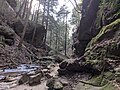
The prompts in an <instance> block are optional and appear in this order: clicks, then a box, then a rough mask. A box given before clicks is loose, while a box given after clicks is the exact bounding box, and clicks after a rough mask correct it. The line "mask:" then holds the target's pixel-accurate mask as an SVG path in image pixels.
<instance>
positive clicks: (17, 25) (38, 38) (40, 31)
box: [11, 19, 46, 47]
mask: <svg viewBox="0 0 120 90" xmlns="http://www.w3.org/2000/svg"><path fill="white" fill-rule="evenodd" d="M11 26H12V27H13V28H14V30H15V32H16V33H17V34H18V35H19V36H21V35H22V32H23V28H24V21H23V22H21V20H19V19H18V20H16V22H14V24H12V25H11ZM34 30H35V25H34V24H33V23H31V22H28V27H27V30H26V33H25V37H24V40H25V41H27V42H28V43H31V41H32V37H33V33H34ZM45 35H46V29H45V27H44V26H42V25H40V24H37V25H36V32H35V36H34V40H33V42H32V44H33V46H35V47H40V46H41V45H42V44H43V41H44V37H45Z"/></svg>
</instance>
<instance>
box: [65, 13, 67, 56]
mask: <svg viewBox="0 0 120 90" xmlns="http://www.w3.org/2000/svg"><path fill="white" fill-rule="evenodd" d="M66 55H67V14H66V30H65V56H66Z"/></svg>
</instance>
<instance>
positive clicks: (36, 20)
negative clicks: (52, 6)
mask: <svg viewBox="0 0 120 90" xmlns="http://www.w3.org/2000/svg"><path fill="white" fill-rule="evenodd" d="M39 8H40V2H39V6H38V10H37V17H36V19H35V28H34V32H33V36H32V41H31V43H32V44H33V41H34V37H35V33H36V27H37V22H38V16H39Z"/></svg>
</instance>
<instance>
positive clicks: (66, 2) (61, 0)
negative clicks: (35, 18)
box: [32, 0, 80, 36]
mask: <svg viewBox="0 0 120 90" xmlns="http://www.w3.org/2000/svg"><path fill="white" fill-rule="evenodd" d="M76 1H77V2H79V1H80V0H76ZM58 2H59V5H58V10H59V8H60V7H61V6H63V5H66V6H67V7H68V10H69V12H70V14H69V15H68V20H69V19H70V18H71V15H72V9H73V8H74V7H73V5H72V4H71V2H72V3H73V4H74V6H75V3H74V0H71V2H70V1H69V0H58ZM35 6H36V7H35ZM37 7H38V1H37V0H34V1H33V3H32V11H33V9H37ZM42 9H43V7H42V6H41V10H42ZM72 28H73V27H71V29H70V30H69V33H70V36H71V35H72Z"/></svg>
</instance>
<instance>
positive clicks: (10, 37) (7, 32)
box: [0, 26, 15, 45]
mask: <svg viewBox="0 0 120 90" xmlns="http://www.w3.org/2000/svg"><path fill="white" fill-rule="evenodd" d="M0 36H3V38H4V39H2V41H3V42H5V43H6V44H8V45H13V44H14V42H15V41H14V38H15V32H14V31H13V29H12V28H10V27H9V26H0Z"/></svg>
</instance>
